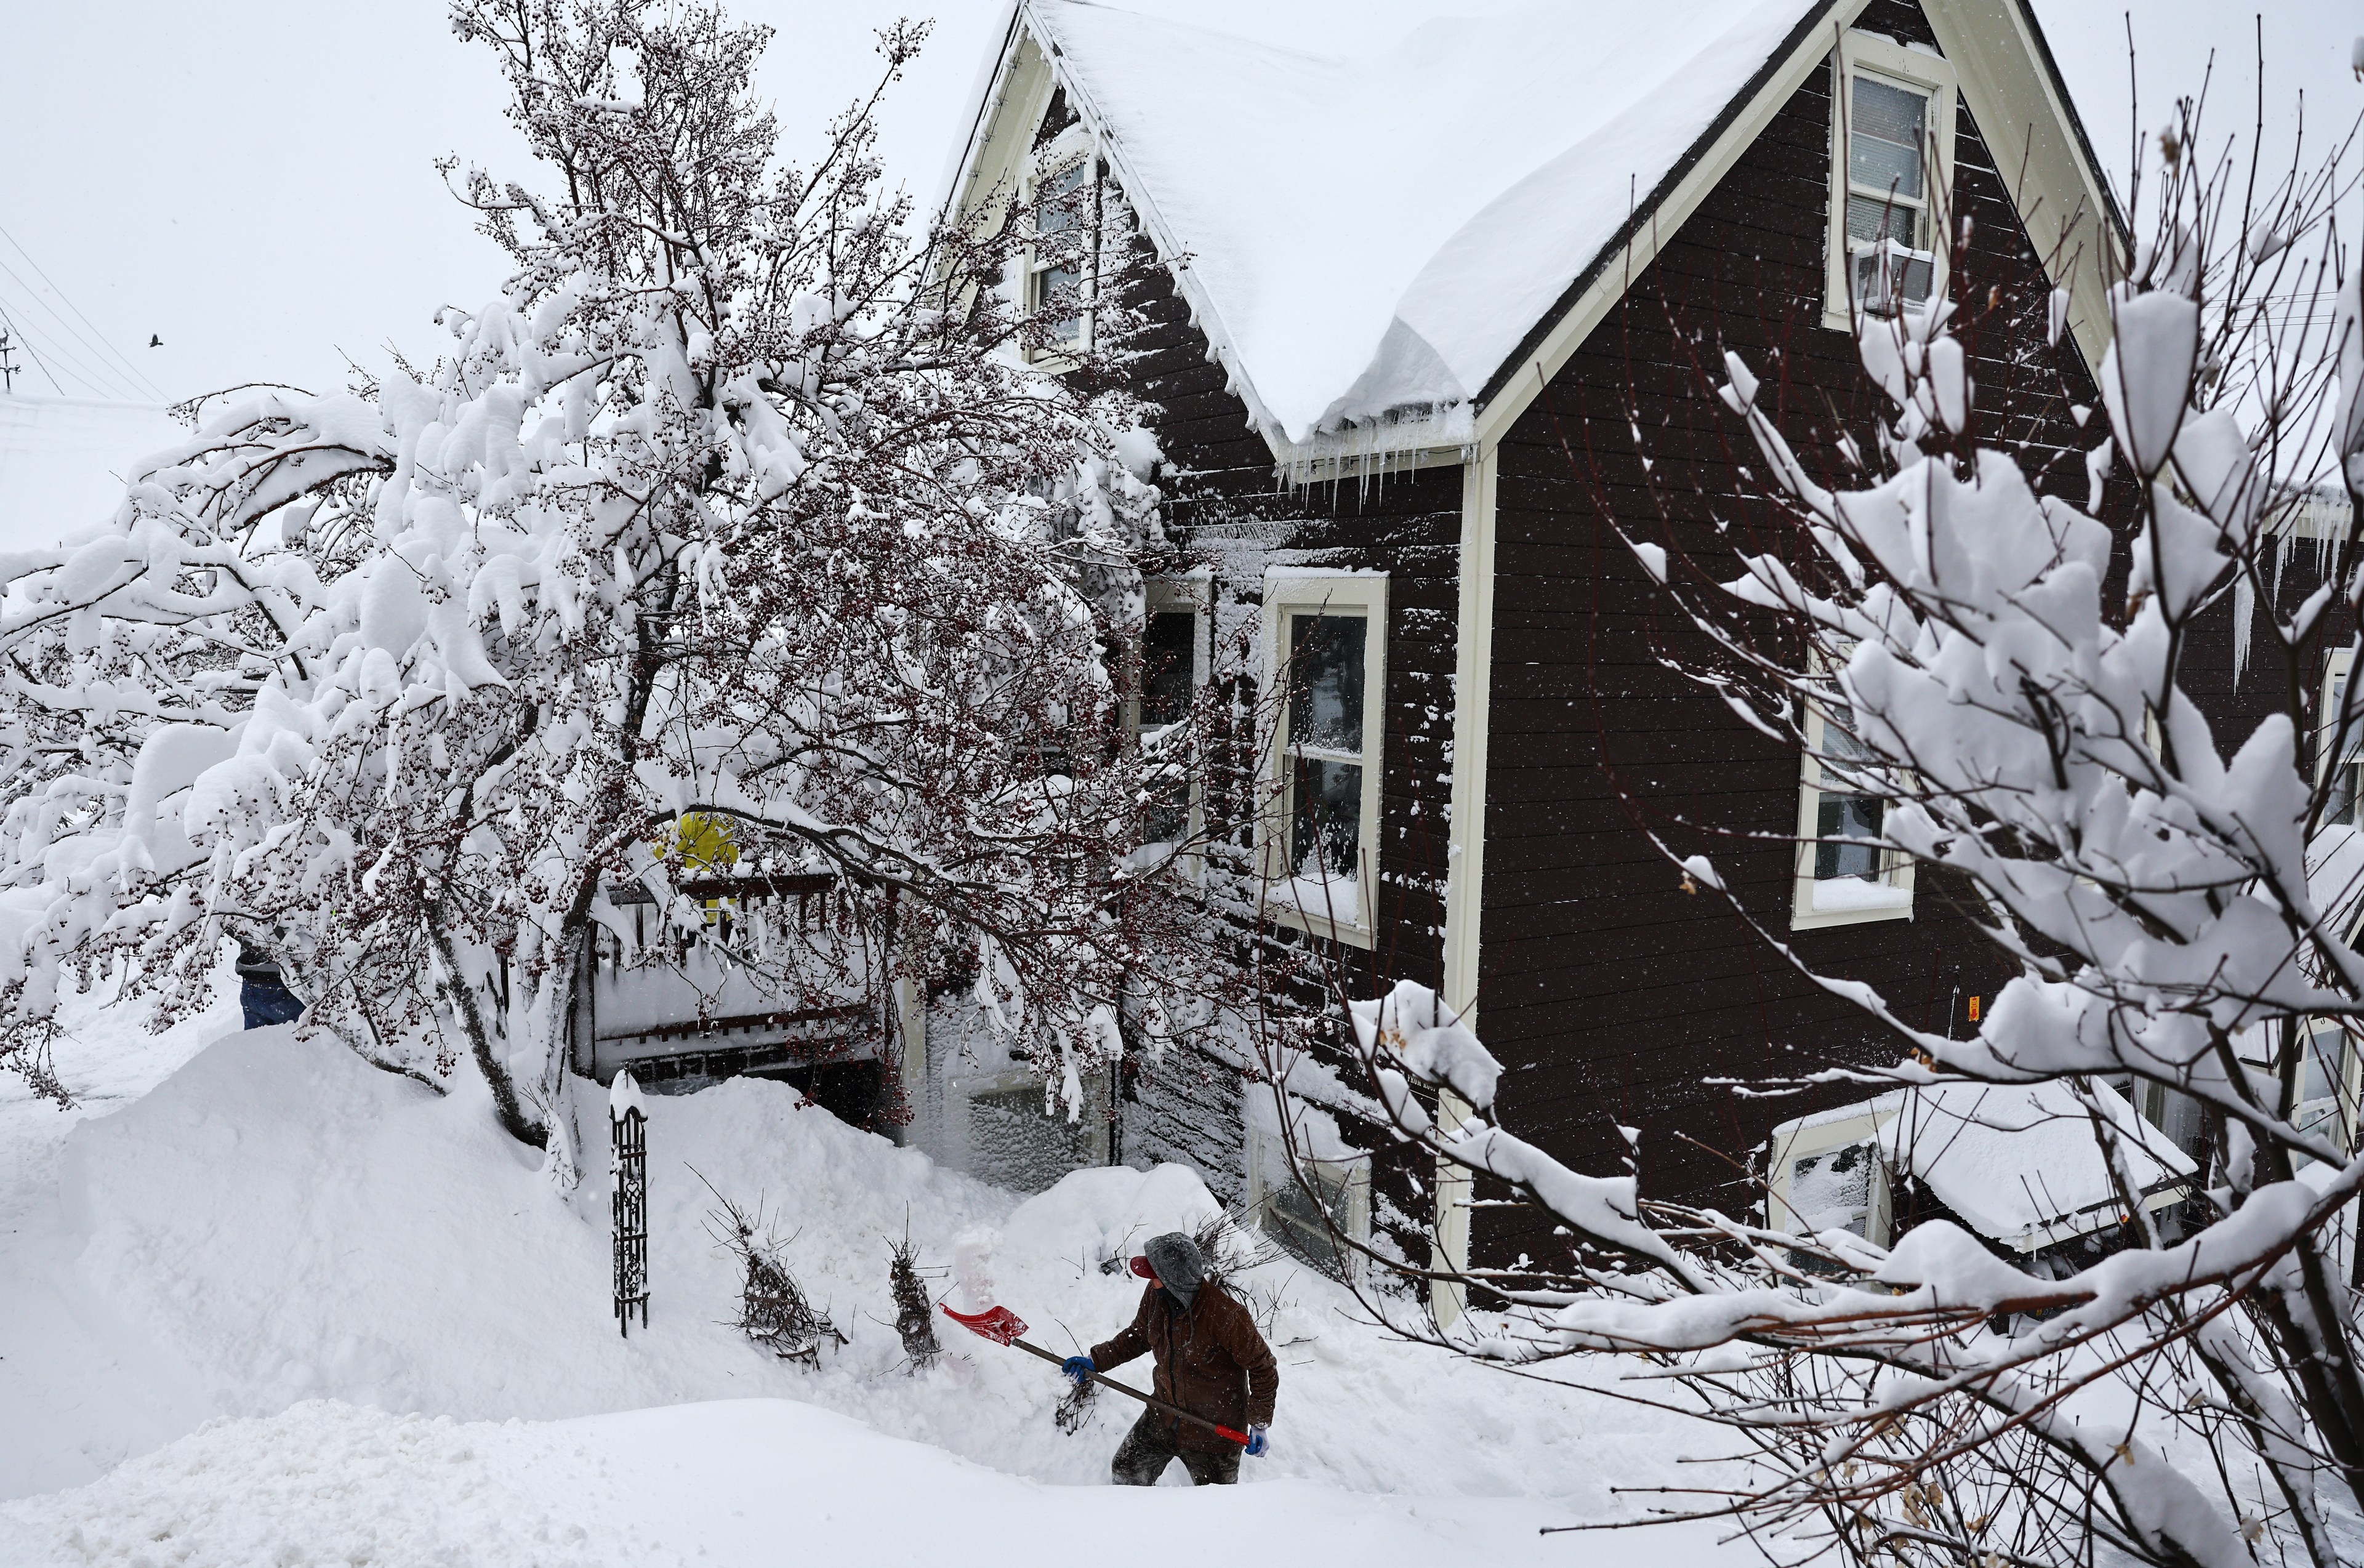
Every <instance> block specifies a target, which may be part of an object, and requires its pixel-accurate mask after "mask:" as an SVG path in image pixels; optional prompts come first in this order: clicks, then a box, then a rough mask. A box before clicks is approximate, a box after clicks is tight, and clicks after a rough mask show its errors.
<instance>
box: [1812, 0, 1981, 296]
mask: <svg viewBox="0 0 2364 1568" xmlns="http://www.w3.org/2000/svg"><path fill="white" fill-rule="evenodd" d="M1831 81H1832V86H1833V89H1834V92H1833V111H1832V116H1831V195H1830V204H1831V205H1830V214H1831V217H1830V226H1829V241H1828V250H1829V255H1828V258H1827V263H1826V273H1825V278H1824V283H1823V326H1824V327H1827V328H1832V329H1833V330H1834V331H1840V332H1852V331H1853V330H1854V329H1855V323H1854V320H1853V317H1852V315H1851V311H1852V310H1853V309H1858V308H1861V307H1863V306H1865V305H1866V304H1867V303H1872V304H1874V305H1878V304H1879V302H1878V301H1871V302H1867V300H1866V299H1865V298H1864V296H1863V292H1862V290H1861V289H1860V288H1859V287H1858V280H1859V278H1860V272H1858V270H1857V261H1858V259H1862V260H1867V261H1868V260H1871V259H1873V258H1875V257H1880V256H1886V257H1889V258H1891V259H1895V258H1903V260H1901V261H1894V260H1891V261H1890V282H1891V283H1892V284H1896V285H1900V286H1899V288H1898V291H1897V292H1901V294H1903V295H1904V296H1905V302H1906V303H1907V304H1918V303H1919V302H1920V301H1921V300H1924V299H1929V298H1935V297H1942V296H1943V295H1944V294H1945V292H1946V261H1947V247H1946V224H1947V218H1946V215H1947V213H1948V212H1949V211H1950V210H1951V208H1952V201H1951V196H1952V194H1953V188H1954V105H1955V97H1956V91H1957V83H1956V79H1955V75H1954V68H1953V66H1952V65H1950V64H1948V63H1947V62H1946V59H1945V57H1944V56H1943V55H1940V54H1938V53H1936V52H1935V50H1928V49H1924V48H1917V47H1916V48H1908V47H1906V46H1905V45H1903V44H1901V43H1898V42H1896V41H1894V40H1893V39H1885V38H1881V37H1879V36H1878V35H1876V34H1873V33H1866V32H1857V31H1855V30H1853V29H1850V30H1849V31H1847V32H1846V33H1845V34H1844V35H1843V36H1842V37H1841V39H1840V41H1839V47H1838V50H1837V52H1836V53H1835V55H1834V57H1833V63H1832V76H1831Z"/></svg>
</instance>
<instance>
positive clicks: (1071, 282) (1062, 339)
mask: <svg viewBox="0 0 2364 1568" xmlns="http://www.w3.org/2000/svg"><path fill="white" fill-rule="evenodd" d="M1082 287H1083V278H1082V276H1081V275H1080V274H1078V273H1077V272H1076V269H1075V268H1073V267H1045V268H1043V270H1042V271H1041V272H1036V273H1035V274H1034V289H1035V294H1034V307H1035V308H1036V309H1037V310H1043V311H1048V310H1052V309H1054V308H1057V307H1059V306H1066V307H1068V308H1069V309H1071V310H1072V309H1073V308H1074V306H1075V305H1076V301H1077V300H1078V298H1079V297H1080V291H1081V289H1082ZM1049 328H1050V334H1051V341H1053V342H1054V343H1073V342H1076V341H1077V340H1079V339H1081V338H1082V337H1083V335H1084V318H1083V316H1082V313H1081V312H1076V313H1075V314H1072V315H1067V316H1061V317H1057V318H1055V319H1054V320H1053V321H1052V322H1050V324H1049Z"/></svg>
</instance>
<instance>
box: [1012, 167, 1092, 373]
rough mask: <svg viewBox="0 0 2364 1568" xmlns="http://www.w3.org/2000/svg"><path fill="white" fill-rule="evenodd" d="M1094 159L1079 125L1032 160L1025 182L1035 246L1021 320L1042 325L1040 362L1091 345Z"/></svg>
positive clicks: (1028, 265)
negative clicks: (1031, 319)
mask: <svg viewBox="0 0 2364 1568" xmlns="http://www.w3.org/2000/svg"><path fill="white" fill-rule="evenodd" d="M1100 183H1101V182H1100V177H1099V159H1098V155H1097V153H1096V152H1095V150H1094V149H1093V147H1092V141H1091V137H1090V136H1089V134H1088V133H1087V132H1086V130H1085V129H1084V128H1083V127H1082V126H1081V125H1079V124H1078V125H1073V126H1070V127H1069V128H1066V129H1065V130H1063V131H1061V132H1060V133H1059V134H1058V135H1056V136H1054V137H1053V138H1051V139H1050V140H1049V141H1047V142H1045V143H1044V144H1043V146H1042V147H1041V148H1040V149H1038V150H1036V152H1035V154H1034V162H1033V170H1032V172H1031V176H1030V178H1029V180H1028V182H1027V209H1028V211H1029V213H1030V214H1031V217H1032V224H1033V242H1032V244H1031V245H1030V246H1029V247H1028V249H1027V254H1026V299H1025V309H1026V313H1027V314H1028V315H1029V316H1031V317H1039V318H1041V319H1042V320H1043V323H1044V325H1045V327H1046V328H1047V331H1046V334H1045V337H1046V340H1045V342H1044V343H1043V346H1042V347H1041V348H1039V349H1037V350H1035V351H1034V357H1036V358H1038V359H1040V358H1043V357H1045V356H1048V355H1055V354H1056V353H1057V352H1058V351H1059V350H1062V349H1080V348H1082V347H1084V346H1085V345H1086V344H1087V342H1088V341H1089V340H1090V334H1091V300H1092V295H1093V290H1094V285H1095V283H1096V281H1097V280H1096V277H1095V273H1096V271H1097V263H1098V250H1099V228H1100V223H1099V218H1100V195H1101V192H1100Z"/></svg>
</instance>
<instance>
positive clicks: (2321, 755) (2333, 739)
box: [2314, 648, 2364, 828]
mask: <svg viewBox="0 0 2364 1568" xmlns="http://www.w3.org/2000/svg"><path fill="white" fill-rule="evenodd" d="M2354 657H2355V654H2354V651H2353V650H2350V649H2346V648H2342V649H2338V650H2336V651H2334V652H2333V653H2332V655H2331V657H2330V658H2329V659H2328V660H2327V661H2325V666H2324V672H2323V707H2322V710H2321V716H2320V717H2319V718H2318V719H2317V720H2316V724H2317V728H2316V731H2315V737H2316V738H2315V743H2314V749H2315V763H2314V765H2315V769H2316V776H2317V777H2318V778H2322V777H2324V776H2325V775H2326V774H2327V775H2328V777H2329V784H2330V792H2331V793H2330V798H2328V799H2327V800H2325V802H2324V806H2323V826H2325V827H2326V828H2329V827H2334V826H2337V827H2345V828H2353V827H2356V826H2358V823H2357V820H2356V796H2357V794H2358V790H2357V785H2358V783H2359V781H2360V779H2364V722H2359V723H2355V724H2350V725H2349V726H2348V727H2347V746H2346V748H2345V749H2344V750H2342V751H2340V752H2339V754H2338V755H2337V756H2334V755H2333V754H2332V750H2333V748H2334V747H2335V746H2336V745H2337V743H2338V740H2339V711H2340V708H2341V706H2342V705H2344V704H2345V703H2346V702H2347V676H2348V671H2349V662H2350V661H2351V660H2352V659H2353V658H2354Z"/></svg>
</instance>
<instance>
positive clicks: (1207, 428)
mask: <svg viewBox="0 0 2364 1568" xmlns="http://www.w3.org/2000/svg"><path fill="white" fill-rule="evenodd" d="M1140 303H1141V305H1142V306H1143V311H1144V313H1145V314H1146V316H1147V317H1148V321H1149V325H1148V328H1147V329H1146V330H1145V332H1144V333H1143V336H1142V339H1140V341H1139V342H1138V343H1137V344H1136V345H1135V346H1134V347H1135V351H1136V354H1137V357H1136V358H1135V359H1134V361H1132V365H1133V377H1132V390H1133V391H1135V392H1136V393H1138V394H1139V395H1141V396H1142V397H1143V398H1144V399H1145V400H1146V401H1147V402H1148V403H1149V404H1150V405H1152V406H1153V410H1154V411H1153V414H1152V417H1151V419H1150V425H1151V428H1153V429H1154V431H1155V433H1156V435H1157V438H1158V442H1159V445H1160V447H1161V449H1162V450H1164V452H1165V460H1166V464H1167V467H1166V469H1165V471H1163V472H1162V473H1161V475H1160V479H1159V484H1160V485H1161V486H1162V487H1163V489H1164V490H1165V495H1166V496H1167V497H1168V500H1167V505H1166V507H1165V526H1166V528H1167V531H1168V533H1169V535H1170V536H1171V537H1173V538H1174V539H1175V540H1176V543H1177V544H1178V545H1179V546H1180V548H1181V550H1183V552H1184V554H1185V555H1186V557H1188V558H1192V559H1195V560H1198V561H1199V562H1203V563H1205V564H1207V565H1208V566H1210V568H1211V569H1212V571H1213V573H1214V579H1215V580H1214V584H1213V589H1214V600H1215V604H1214V608H1215V612H1216V613H1215V616H1214V617H1213V619H1214V622H1215V628H1216V629H1215V633H1214V635H1215V638H1216V640H1217V642H1218V644H1219V645H1218V646H1217V647H1215V648H1214V649H1213V650H1212V652H1213V654H1214V662H1213V666H1212V667H1213V668H1214V669H1215V670H1216V671H1217V672H1218V673H1221V672H1222V671H1223V670H1224V669H1225V668H1226V667H1227V666H1231V665H1233V664H1235V662H1236V661H1237V660H1238V658H1239V656H1240V654H1241V651H1242V650H1241V648H1240V646H1239V639H1240V637H1241V635H1242V634H1243V632H1244V633H1245V634H1247V635H1248V636H1250V637H1251V638H1253V637H1254V636H1255V635H1257V632H1256V630H1255V628H1258V627H1260V625H1261V614H1262V609H1261V605H1262V589H1263V563H1264V562H1266V561H1273V562H1286V563H1288V564H1290V565H1293V566H1302V567H1315V568H1322V567H1328V568H1335V569H1338V570H1341V571H1381V572H1385V573H1387V574H1388V615H1387V623H1388V624H1387V628H1386V636H1387V645H1386V671H1387V689H1386V695H1385V710H1386V716H1387V717H1386V727H1385V734H1384V736H1383V738H1382V740H1381V752H1380V754H1381V762H1382V766H1381V773H1380V785H1379V792H1380V800H1379V823H1378V840H1377V852H1376V862H1377V873H1378V894H1377V929H1378V941H1377V946H1376V948H1375V949H1373V950H1372V951H1364V950H1361V949H1358V948H1351V947H1336V946H1333V945H1332V944H1330V943H1327V942H1319V943H1316V942H1310V941H1309V940H1307V939H1303V938H1300V937H1298V936H1296V935H1294V934H1292V933H1271V934H1268V935H1267V937H1266V942H1267V943H1268V946H1267V948H1266V959H1267V960H1268V961H1269V962H1272V963H1273V964H1274V965H1275V966H1277V968H1280V969H1289V970H1293V973H1294V977H1295V978H1294V984H1292V985H1291V986H1290V988H1289V989H1290V990H1291V992H1292V993H1293V999H1294V1000H1295V1001H1296V1002H1298V1003H1299V1005H1301V1006H1304V1007H1306V1008H1309V1009H1314V1010H1319V1011H1321V1012H1323V1013H1325V1014H1326V1015H1327V1016H1329V1017H1330V1018H1332V1019H1333V1022H1336V1023H1343V1020H1342V1019H1338V1018H1337V1017H1336V1013H1335V1009H1334V1007H1333V1006H1331V1005H1330V1004H1331V1000H1332V997H1333V995H1334V994H1335V993H1334V990H1333V987H1339V986H1343V987H1344V988H1345V990H1346V991H1347V993H1348V994H1350V995H1377V993H1378V991H1380V990H1383V989H1384V988H1385V987H1386V986H1387V985H1389V984H1393V983H1394V982H1395V981H1396V980H1398V979H1400V978H1411V979H1416V980H1421V981H1424V982H1426V983H1427V984H1432V985H1433V984H1440V983H1441V982H1442V979H1443V954H1444V881H1445V840H1446V831H1447V814H1448V807H1449V806H1450V800H1451V777H1452V772H1453V762H1452V733H1453V676H1454V658H1455V625H1456V621H1457V617H1458V605H1459V594H1460V586H1459V565H1458V562H1459V554H1460V536H1461V495H1462V471H1461V468H1460V466H1459V465H1458V464H1457V463H1452V464H1446V465H1444V466H1433V467H1428V468H1424V469H1420V470H1418V471H1414V472H1399V473H1387V474H1374V475H1371V476H1369V477H1367V478H1355V477H1350V478H1346V479H1343V480H1338V481H1334V482H1333V481H1328V480H1324V481H1322V482H1321V483H1318V484H1310V485H1307V486H1303V487H1293V486H1285V485H1283V484H1280V483H1278V482H1277V479H1276V475H1275V467H1274V462H1273V456H1272V450H1271V448H1270V447H1269V446H1267V445H1266V442H1265V439H1264V438H1263V437H1262V436H1261V435H1260V434H1259V433H1258V432H1257V431H1256V430H1255V428H1254V427H1253V426H1252V425H1251V424H1250V422H1249V416H1248V410H1247V407H1246V405H1245V404H1244V403H1243V402H1242V400H1241V399H1240V398H1239V396H1238V395H1236V394H1235V393H1233V392H1232V391H1231V390H1230V389H1229V387H1228V385H1227V379H1228V378H1227V376H1226V373H1225V372H1224V371H1223V369H1222V367H1221V365H1220V364H1218V363H1217V362H1216V361H1214V359H1213V357H1212V355H1211V353H1210V350H1209V348H1208V344H1207V340H1206V338H1205V336H1204V335H1203V334H1202V333H1200V332H1199V330H1198V329H1197V328H1195V327H1194V326H1193V325H1192V324H1191V321H1190V317H1189V312H1188V306H1186V305H1185V304H1184V303H1183V301H1182V300H1181V299H1180V297H1179V296H1178V295H1176V292H1175V290H1174V287H1173V284H1172V281H1171V279H1170V278H1168V277H1167V276H1166V275H1165V274H1164V273H1163V272H1159V273H1157V274H1155V275H1154V282H1153V283H1152V284H1151V285H1150V286H1149V288H1148V289H1147V290H1146V291H1145V295H1144V297H1143V299H1142V300H1141V302H1140ZM1254 700H1255V693H1254V690H1253V688H1252V687H1250V686H1246V685H1243V686H1242V688H1241V689H1240V691H1239V694H1238V701H1239V708H1238V711H1239V713H1240V715H1241V718H1242V727H1243V728H1245V727H1246V725H1247V723H1248V722H1249V719H1248V715H1249V714H1250V712H1251V710H1252V707H1253V705H1254ZM1232 850H1233V851H1235V853H1234V855H1233V856H1232V865H1233V866H1234V867H1235V868H1240V869H1244V868H1246V867H1247V866H1248V864H1249V858H1248V856H1247V854H1246V840H1245V836H1244V834H1240V835H1236V836H1235V838H1234V840H1233V843H1232ZM1218 874H1220V869H1219V873H1218ZM1232 875H1233V876H1234V878H1238V875H1239V872H1238V870H1235V871H1234V872H1233V873H1232ZM1231 885H1232V888H1233V889H1234V890H1235V891H1236V890H1242V889H1243V890H1244V892H1245V895H1246V896H1247V897H1248V899H1249V900H1250V901H1251V902H1252V901H1253V899H1254V889H1253V885H1252V884H1250V883H1246V882H1245V881H1244V880H1234V881H1233V882H1232V884H1231ZM1244 1086H1245V1085H1244V1084H1243V1075H1242V1073H1241V1070H1240V1068H1239V1066H1238V1065H1236V1064H1233V1063H1230V1062H1222V1061H1220V1060H1218V1059H1216V1058H1214V1057H1211V1056H1209V1055H1207V1054H1205V1053H1202V1052H1197V1051H1181V1052H1176V1053H1173V1054H1172V1055H1169V1057H1168V1058H1167V1060H1166V1061H1165V1062H1163V1063H1161V1064H1157V1065H1154V1066H1149V1067H1146V1068H1144V1069H1143V1070H1141V1071H1139V1072H1137V1073H1133V1074H1132V1075H1131V1076H1130V1077H1129V1079H1128V1081H1127V1085H1126V1090H1125V1094H1124V1096H1123V1108H1122V1116H1123V1122H1122V1147H1123V1151H1124V1157H1125V1158H1126V1159H1127V1160H1128V1161H1129V1162H1136V1163H1137V1162H1140V1161H1141V1160H1143V1159H1150V1160H1160V1159H1171V1160H1178V1161H1180V1162H1184V1163H1187V1164H1189V1165H1191V1166H1193V1167H1195V1168H1197V1169H1198V1170H1199V1172H1200V1173H1201V1174H1203V1175H1204V1176H1205V1177H1206V1178H1207V1180H1208V1183H1209V1184H1210V1186H1211V1187H1212V1188H1213V1189H1214V1191H1215V1193H1216V1194H1217V1195H1219V1196H1221V1197H1223V1198H1225V1199H1226V1200H1236V1199H1237V1198H1238V1197H1239V1196H1240V1195H1241V1194H1242V1182H1243V1176H1244V1166H1243V1151H1242V1147H1241V1137H1242V1134H1241V1129H1240V1119H1239V1118H1240V1111H1241V1103H1242V1093H1243V1088H1244ZM1259 1092H1261V1091H1259ZM1359 1130H1360V1132H1362V1133H1363V1134H1365V1135H1366V1136H1363V1137H1359V1138H1357V1141H1358V1142H1363V1143H1366V1144H1367V1145H1369V1146H1373V1147H1377V1146H1379V1145H1380V1144H1381V1143H1383V1142H1384V1141H1385V1140H1383V1139H1382V1138H1381V1137H1380V1136H1379V1135H1378V1133H1377V1129H1359ZM1349 1136H1350V1137H1353V1136H1355V1132H1354V1131H1350V1132H1349ZM1410 1177H1411V1173H1410V1172H1409V1171H1408V1170H1389V1171H1388V1172H1384V1173H1382V1174H1381V1176H1380V1178H1379V1179H1378V1180H1377V1182H1376V1183H1375V1190H1376V1191H1377V1195H1378V1196H1379V1197H1380V1198H1381V1200H1382V1206H1383V1207H1382V1213H1383V1215H1384V1213H1385V1212H1386V1208H1387V1207H1388V1206H1391V1207H1392V1208H1393V1210H1394V1211H1395V1212H1397V1213H1400V1214H1402V1215H1404V1216H1406V1217H1408V1218H1410V1217H1412V1216H1413V1215H1414V1213H1415V1210H1416V1208H1417V1206H1418V1204H1419V1201H1420V1195H1419V1193H1418V1192H1417V1191H1416V1190H1415V1189H1414V1188H1413V1187H1412V1186H1411V1180H1410ZM1397 1228H1398V1229H1403V1228H1404V1227H1402V1226H1399V1227H1397Z"/></svg>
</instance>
